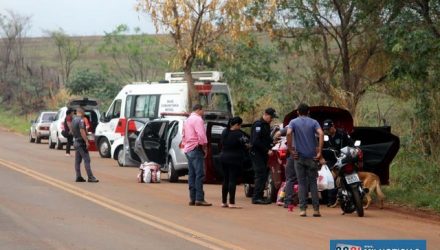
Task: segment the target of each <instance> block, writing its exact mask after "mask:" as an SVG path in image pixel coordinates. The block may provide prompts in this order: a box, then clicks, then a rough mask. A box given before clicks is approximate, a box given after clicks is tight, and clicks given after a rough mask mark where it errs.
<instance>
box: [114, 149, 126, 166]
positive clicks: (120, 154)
mask: <svg viewBox="0 0 440 250" xmlns="http://www.w3.org/2000/svg"><path fill="white" fill-rule="evenodd" d="M116 157H117V158H116V161H117V162H118V165H119V166H120V167H123V166H124V162H123V161H122V159H123V158H124V150H122V146H121V147H119V148H118V149H116Z"/></svg>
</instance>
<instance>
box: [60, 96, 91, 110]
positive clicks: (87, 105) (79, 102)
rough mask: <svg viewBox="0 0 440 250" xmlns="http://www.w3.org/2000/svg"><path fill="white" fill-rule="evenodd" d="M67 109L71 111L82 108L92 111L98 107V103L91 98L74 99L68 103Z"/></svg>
mask: <svg viewBox="0 0 440 250" xmlns="http://www.w3.org/2000/svg"><path fill="white" fill-rule="evenodd" d="M67 107H68V108H71V109H76V108H78V107H82V108H84V109H86V110H91V109H94V108H97V107H98V102H97V101H96V100H92V99H89V98H83V99H74V100H70V101H69V102H68V103H67Z"/></svg>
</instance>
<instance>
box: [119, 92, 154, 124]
mask: <svg viewBox="0 0 440 250" xmlns="http://www.w3.org/2000/svg"><path fill="white" fill-rule="evenodd" d="M159 98H160V95H139V96H128V97H127V104H126V107H127V108H126V111H125V112H126V113H125V114H126V117H128V118H149V119H155V118H157V117H158V108H159Z"/></svg>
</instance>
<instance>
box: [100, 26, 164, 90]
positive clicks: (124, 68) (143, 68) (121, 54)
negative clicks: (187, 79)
mask: <svg viewBox="0 0 440 250" xmlns="http://www.w3.org/2000/svg"><path fill="white" fill-rule="evenodd" d="M129 31H130V29H129V28H128V26H127V25H119V26H118V27H116V29H115V30H114V31H112V32H110V33H105V37H104V44H102V45H101V46H100V48H99V51H100V52H101V53H104V54H108V55H110V56H111V58H112V59H113V62H114V63H115V65H116V69H117V71H118V72H119V75H120V77H121V78H122V79H123V81H127V82H132V81H147V80H150V81H151V80H152V79H154V78H156V77H157V71H158V70H159V69H160V68H164V67H163V65H164V64H165V61H164V60H163V56H162V55H163V54H164V53H165V51H164V49H163V46H161V45H160V44H159V43H158V42H157V39H156V38H153V37H151V36H149V35H147V34H143V33H140V29H139V28H135V29H134V32H135V34H134V35H128V32H129ZM161 66H162V67H161Z"/></svg>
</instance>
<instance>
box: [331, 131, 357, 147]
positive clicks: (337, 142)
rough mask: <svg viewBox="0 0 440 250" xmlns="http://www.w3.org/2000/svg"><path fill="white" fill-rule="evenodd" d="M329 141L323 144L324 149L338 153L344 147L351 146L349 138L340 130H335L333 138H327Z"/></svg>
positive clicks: (351, 142)
mask: <svg viewBox="0 0 440 250" xmlns="http://www.w3.org/2000/svg"><path fill="white" fill-rule="evenodd" d="M328 137H329V138H328V139H329V140H328V141H325V142H324V148H331V149H335V150H337V151H340V150H341V148H343V147H345V146H353V141H352V140H351V138H350V136H349V135H348V134H347V133H346V132H345V131H344V130H342V129H336V133H335V135H334V136H333V137H331V136H330V135H329V136H328Z"/></svg>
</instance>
